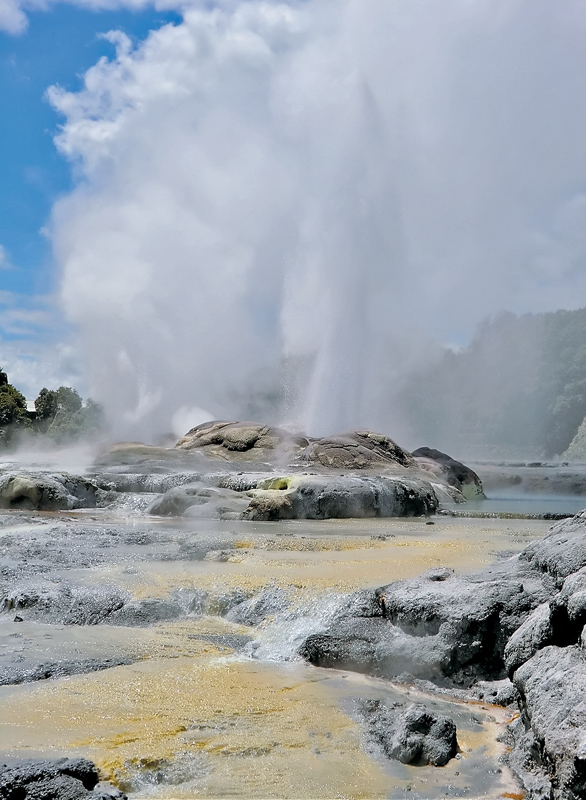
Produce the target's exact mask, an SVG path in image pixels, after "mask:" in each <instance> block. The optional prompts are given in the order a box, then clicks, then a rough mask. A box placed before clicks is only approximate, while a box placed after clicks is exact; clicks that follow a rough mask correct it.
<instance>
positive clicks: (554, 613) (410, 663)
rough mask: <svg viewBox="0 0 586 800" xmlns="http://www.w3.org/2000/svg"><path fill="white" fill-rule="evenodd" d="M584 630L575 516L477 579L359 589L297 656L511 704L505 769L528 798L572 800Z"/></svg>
mask: <svg viewBox="0 0 586 800" xmlns="http://www.w3.org/2000/svg"><path fill="white" fill-rule="evenodd" d="M585 625H586V512H582V513H581V514H579V515H577V516H576V517H574V518H572V519H570V520H567V521H565V522H561V523H559V524H558V525H556V526H554V527H553V528H552V530H551V532H550V533H549V534H548V536H546V537H545V538H544V539H543V540H541V541H538V542H536V543H534V544H532V545H530V546H529V547H527V548H526V549H525V550H524V551H523V552H522V553H521V554H520V555H518V556H516V557H514V558H512V559H509V560H507V561H503V562H500V563H497V564H496V565H495V566H492V567H490V568H488V569H486V570H484V571H482V572H479V573H476V574H473V575H469V576H457V575H455V574H454V573H453V572H452V571H450V570H447V569H440V570H437V569H436V570H431V571H429V572H427V573H425V574H424V575H422V576H421V577H420V578H416V579H412V580H407V581H398V582H395V583H392V584H389V585H388V586H382V587H380V588H379V589H376V590H373V591H363V592H358V593H357V594H355V595H353V596H351V597H350V598H349V599H348V601H347V605H346V608H345V609H343V610H340V613H339V614H338V616H337V618H336V620H335V621H333V622H332V623H331V624H330V625H329V626H328V628H327V629H326V630H325V631H323V632H320V633H317V634H313V635H311V636H309V637H308V638H307V640H306V641H305V643H304V644H303V646H302V648H301V653H302V655H303V657H304V658H306V659H308V660H309V661H311V662H312V663H314V664H317V665H320V666H325V667H339V668H349V669H353V670H358V671H364V672H366V673H369V674H373V675H379V676H382V677H385V678H388V679H395V680H397V679H398V680H401V681H410V680H413V679H417V678H420V679H425V680H427V681H432V682H433V683H435V684H436V685H437V686H438V687H445V688H449V689H452V690H463V689H464V690H468V691H472V693H474V692H476V693H477V694H478V692H481V695H480V696H482V697H483V699H484V701H485V702H486V701H487V699H490V696H491V692H492V694H493V696H494V699H495V700H496V701H497V702H499V701H500V702H503V701H505V702H508V703H510V702H514V703H516V705H517V707H518V709H519V714H520V716H519V720H518V721H517V722H516V723H515V724H513V725H511V726H510V731H509V736H510V747H511V752H510V753H509V756H508V761H509V763H510V765H511V766H512V768H513V770H514V771H515V772H516V774H517V775H518V777H519V779H520V781H521V783H522V785H523V788H524V789H525V791H526V792H527V797H528V798H535V800H546V798H547V800H578V798H583V797H584V796H586V709H585V708H584V703H583V702H582V695H583V692H584V689H585V687H586V653H585V650H584V646H585V644H586V634H585V633H584V631H585V630H586V628H585ZM509 681H510V684H509ZM483 682H485V683H483ZM486 682H488V683H486ZM490 682H495V683H494V684H493V686H492V688H491V687H490ZM480 686H483V688H482V689H480V688H479V687H480Z"/></svg>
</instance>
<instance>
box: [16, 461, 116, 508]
mask: <svg viewBox="0 0 586 800" xmlns="http://www.w3.org/2000/svg"><path fill="white" fill-rule="evenodd" d="M105 502H107V498H106V496H105V494H104V492H103V491H101V490H100V489H99V487H98V486H97V485H96V484H95V483H94V482H93V481H91V480H87V479H86V478H83V477H80V476H78V475H69V474H67V473H53V474H51V475H47V474H43V473H40V474H39V473H34V472H24V471H22V472H10V471H9V472H4V473H3V474H1V475H0V508H2V509H14V510H29V511H32V510H35V511H61V510H69V511H71V510H73V509H76V508H95V507H96V506H97V505H99V504H101V503H105Z"/></svg>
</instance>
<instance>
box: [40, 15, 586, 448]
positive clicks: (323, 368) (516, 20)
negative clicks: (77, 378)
mask: <svg viewBox="0 0 586 800" xmlns="http://www.w3.org/2000/svg"><path fill="white" fill-rule="evenodd" d="M585 27H586V17H585V16H584V13H583V4H582V3H581V2H580V0H567V2H565V3H564V13H563V14H561V13H559V9H557V7H556V6H555V4H552V3H550V2H549V0H513V2H510V0H509V1H508V2H506V3H504V2H501V0H483V1H482V2H470V0H445V2H442V3H435V2H428V1H424V0H422V1H421V2H413V0H394V1H393V2H389V1H388V0H336V2H334V1H333V0H307V1H306V2H267V1H263V0H250V1H249V2H238V3H236V2H234V3H223V4H220V5H208V4H206V5H205V6H204V5H200V4H195V5H193V6H190V7H188V8H187V10H185V12H184V17H183V21H182V22H180V23H179V24H176V25H166V26H164V27H162V28H161V29H160V30H158V31H154V32H152V33H151V34H150V35H149V37H148V38H147V39H146V40H145V41H144V42H141V43H138V44H137V45H136V46H135V45H133V44H132V43H131V42H130V41H129V40H128V39H127V38H126V37H125V36H124V35H123V34H121V33H110V34H108V36H109V38H110V41H111V42H112V44H113V46H114V47H115V49H116V55H115V57H113V58H112V60H110V61H108V60H106V59H103V60H101V61H100V62H99V63H98V64H96V65H95V66H94V67H93V68H92V69H90V70H89V71H88V73H87V74H86V76H85V86H84V88H83V89H82V90H81V91H79V92H77V93H68V92H65V91H63V90H61V89H59V88H58V87H53V88H52V89H51V90H50V92H49V98H50V100H51V102H52V103H53V105H54V107H55V108H56V109H57V110H58V111H59V112H60V113H61V114H63V115H64V118H65V119H64V125H63V128H62V132H61V134H60V135H59V137H58V140H57V143H58V146H59V148H60V150H61V152H62V153H64V154H65V155H66V156H67V157H68V158H70V159H71V160H72V162H73V163H74V164H75V169H76V170H77V173H78V175H79V183H78V186H77V188H76V189H75V190H74V191H73V192H72V194H71V195H70V196H68V197H65V198H63V199H62V200H61V201H60V202H59V203H58V204H57V205H56V207H55V210H54V215H53V226H52V235H53V240H54V244H55V253H56V257H57V260H58V262H59V264H60V265H61V269H62V299H63V303H64V307H65V309H66V311H67V314H68V316H69V318H70V320H71V321H72V322H73V323H75V325H76V326H77V329H78V330H79V334H80V342H81V345H80V346H81V348H82V352H83V360H84V366H85V371H86V373H87V380H88V386H89V393H90V394H91V396H92V397H93V398H95V399H96V400H98V401H100V402H101V403H103V404H104V405H105V406H106V409H107V411H108V413H109V416H110V419H111V421H112V422H113V424H114V432H115V433H116V434H118V435H124V436H127V437H142V438H144V437H149V436H150V437H153V436H155V435H156V434H157V433H160V432H163V431H167V430H169V429H170V428H171V427H172V426H173V427H175V429H176V432H181V431H180V430H179V429H180V428H181V427H187V425H188V423H190V421H192V420H197V421H203V420H204V419H205V418H209V417H216V418H228V419H230V418H242V417H256V418H257V419H263V420H265V419H266V420H268V421H271V420H272V421H288V422H291V423H295V424H297V425H299V426H302V427H304V428H305V429H306V430H308V432H310V433H315V434H318V433H327V432H333V431H335V430H341V429H347V428H351V427H355V426H371V427H374V428H378V429H380V430H382V431H384V432H387V433H390V434H391V435H393V436H394V437H395V438H399V439H400V440H401V439H404V438H405V437H406V436H407V435H408V433H409V432H408V431H406V430H405V429H404V428H403V426H402V421H401V420H400V419H398V418H397V416H396V410H395V404H394V398H395V397H396V395H397V392H398V391H399V390H400V389H401V388H402V386H403V384H404V382H405V380H406V379H407V377H408V376H409V374H410V372H412V370H413V369H415V368H416V367H418V366H420V365H421V364H422V363H424V362H425V361H426V360H429V359H432V358H433V357H434V356H435V351H436V348H437V347H438V344H437V343H438V342H440V343H444V344H445V343H450V342H451V343H454V342H456V343H457V342H463V341H465V340H466V339H467V337H468V336H469V335H470V333H471V332H472V330H473V328H474V326H475V324H476V323H477V321H478V320H479V319H480V318H482V317H483V316H485V315H486V314H488V313H492V312H494V311H496V310H498V309H500V308H502V307H508V308H511V309H512V310H515V311H525V310H534V311H539V310H547V309H552V308H556V307H560V306H564V307H568V308H572V307H576V305H577V304H579V303H580V302H582V300H581V298H583V297H584V296H585V290H586V273H585V272H584V270H583V269H582V267H581V265H582V263H583V258H584V255H585V252H586V239H585V238H584V230H585V229H586V227H585V225H584V222H586V203H585V202H584V194H583V187H584V185H586V150H585V149H584V146H583V142H584V140H585V139H586V114H584V110H583V108H584V105H583V102H582V97H583V75H584V74H586V51H585V50H584V47H583V35H584V29H585ZM406 443H407V444H408V443H409V442H408V441H407V442H406Z"/></svg>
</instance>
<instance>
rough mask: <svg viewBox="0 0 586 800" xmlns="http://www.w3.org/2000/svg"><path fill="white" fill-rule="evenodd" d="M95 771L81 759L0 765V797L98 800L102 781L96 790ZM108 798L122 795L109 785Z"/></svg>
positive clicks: (12, 799)
mask: <svg viewBox="0 0 586 800" xmlns="http://www.w3.org/2000/svg"><path fill="white" fill-rule="evenodd" d="M98 781H99V777H98V771H97V769H96V767H95V766H94V764H92V762H91V761H87V760H86V759H84V758H72V759H66V758H62V759H59V760H58V761H32V760H31V761H24V762H21V763H20V764H17V765H13V766H7V765H5V764H4V765H1V766H0V797H2V798H3V800H98V798H99V797H100V796H101V797H103V796H104V795H103V794H102V792H103V790H105V786H104V785H103V784H102V786H101V787H99V788H98V791H97V792H94V789H96V787H98ZM110 797H113V798H116V797H117V798H119V800H123V798H125V797H126V796H125V795H123V794H122V793H121V792H116V790H115V789H114V788H113V787H112V791H111V793H110Z"/></svg>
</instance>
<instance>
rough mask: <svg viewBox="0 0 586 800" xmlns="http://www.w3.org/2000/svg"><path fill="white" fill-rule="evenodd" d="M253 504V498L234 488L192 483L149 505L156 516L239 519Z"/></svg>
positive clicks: (166, 494)
mask: <svg viewBox="0 0 586 800" xmlns="http://www.w3.org/2000/svg"><path fill="white" fill-rule="evenodd" d="M249 503H250V497H247V496H246V495H243V494H242V493H241V492H235V491H233V490H232V489H222V488H217V487H213V486H206V485H205V484H203V483H191V484H187V485H185V486H177V487H176V488H174V489H169V491H168V492H166V493H165V494H164V495H163V496H162V497H160V498H157V499H156V500H155V501H154V502H153V503H151V505H150V506H148V508H147V512H148V513H149V514H154V515H157V516H181V515H184V516H189V517H199V518H204V519H212V518H219V519H238V518H239V517H240V515H241V514H243V513H244V512H245V511H246V509H247V508H248V505H249Z"/></svg>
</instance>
